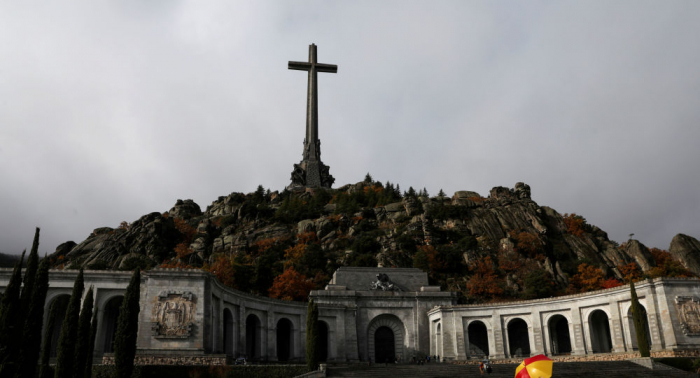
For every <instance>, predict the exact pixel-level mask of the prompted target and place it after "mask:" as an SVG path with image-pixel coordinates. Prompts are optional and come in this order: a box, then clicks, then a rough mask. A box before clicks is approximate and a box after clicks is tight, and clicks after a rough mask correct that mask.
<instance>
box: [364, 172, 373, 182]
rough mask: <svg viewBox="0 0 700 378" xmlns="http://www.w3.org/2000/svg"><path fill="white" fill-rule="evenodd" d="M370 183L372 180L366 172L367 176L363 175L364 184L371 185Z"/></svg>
mask: <svg viewBox="0 0 700 378" xmlns="http://www.w3.org/2000/svg"><path fill="white" fill-rule="evenodd" d="M372 181H373V180H372V175H370V174H369V172H367V174H366V175H365V183H366V184H371V183H372Z"/></svg>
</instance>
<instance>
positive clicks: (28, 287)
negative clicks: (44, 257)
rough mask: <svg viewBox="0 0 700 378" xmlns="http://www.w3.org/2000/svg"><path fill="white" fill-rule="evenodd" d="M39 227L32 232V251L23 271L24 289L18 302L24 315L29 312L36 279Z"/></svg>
mask: <svg viewBox="0 0 700 378" xmlns="http://www.w3.org/2000/svg"><path fill="white" fill-rule="evenodd" d="M38 250H39V227H37V228H36V230H35V231H34V242H33V243H32V250H31V251H30V252H29V257H27V268H26V269H25V270H24V287H22V295H21V297H20V302H21V303H22V313H23V314H26V313H27V311H29V304H30V303H31V302H32V292H33V290H34V280H35V278H36V270H37V268H38V267H39V253H38Z"/></svg>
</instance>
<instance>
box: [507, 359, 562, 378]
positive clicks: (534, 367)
mask: <svg viewBox="0 0 700 378" xmlns="http://www.w3.org/2000/svg"><path fill="white" fill-rule="evenodd" d="M552 365H553V363H552V360H550V359H549V358H548V357H547V356H545V355H544V354H538V355H536V356H534V357H530V358H526V359H525V361H523V362H522V363H521V364H520V365H518V367H517V368H515V378H550V377H551V376H552Z"/></svg>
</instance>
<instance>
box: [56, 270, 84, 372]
mask: <svg viewBox="0 0 700 378" xmlns="http://www.w3.org/2000/svg"><path fill="white" fill-rule="evenodd" d="M83 289H85V284H84V282H83V270H82V269H80V273H78V277H77V278H76V279H75V284H74V285H73V293H72V294H71V297H70V301H69V302H68V309H67V310H66V317H65V318H63V325H62V326H61V335H60V336H59V337H58V350H57V356H56V367H55V371H54V377H55V378H71V377H72V376H73V373H74V369H75V340H74V338H75V335H76V334H77V333H78V316H79V315H80V300H81V299H82V296H83Z"/></svg>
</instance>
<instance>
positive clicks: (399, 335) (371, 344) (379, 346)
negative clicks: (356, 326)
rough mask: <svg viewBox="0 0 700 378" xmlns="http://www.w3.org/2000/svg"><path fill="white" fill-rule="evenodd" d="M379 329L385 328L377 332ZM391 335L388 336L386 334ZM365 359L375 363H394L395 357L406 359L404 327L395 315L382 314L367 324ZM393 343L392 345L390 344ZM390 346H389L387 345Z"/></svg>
mask: <svg viewBox="0 0 700 378" xmlns="http://www.w3.org/2000/svg"><path fill="white" fill-rule="evenodd" d="M380 328H385V329H383V330H382V331H381V332H379V329H380ZM389 331H391V333H392V335H391V336H389V334H388V332H389ZM366 335H367V358H370V359H371V360H372V361H376V362H380V363H381V362H385V361H386V360H387V359H388V360H389V361H394V360H395V359H396V357H397V356H400V357H401V358H402V359H404V360H405V359H406V358H407V357H408V355H407V354H406V346H405V345H404V340H405V339H406V327H404V325H403V323H402V322H401V320H400V319H399V318H398V317H396V316H395V315H389V314H382V315H379V316H377V317H375V318H374V319H372V320H371V321H370V322H369V326H368V327H367V333H366ZM390 341H393V344H392V343H390ZM389 344H391V345H389Z"/></svg>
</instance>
